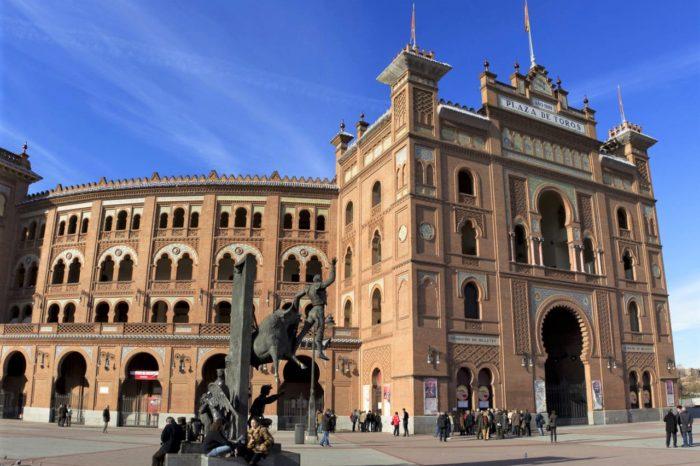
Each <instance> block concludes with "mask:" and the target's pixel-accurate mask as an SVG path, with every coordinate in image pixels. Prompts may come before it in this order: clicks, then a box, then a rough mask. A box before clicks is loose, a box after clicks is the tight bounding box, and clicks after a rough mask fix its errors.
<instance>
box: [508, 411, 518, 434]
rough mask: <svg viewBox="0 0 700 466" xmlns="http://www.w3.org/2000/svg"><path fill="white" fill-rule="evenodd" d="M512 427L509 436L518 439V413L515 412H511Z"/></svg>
mask: <svg viewBox="0 0 700 466" xmlns="http://www.w3.org/2000/svg"><path fill="white" fill-rule="evenodd" d="M510 423H511V425H512V428H511V432H510V433H511V434H513V436H516V437H520V413H519V412H518V411H517V410H516V411H513V417H512V418H511V420H510Z"/></svg>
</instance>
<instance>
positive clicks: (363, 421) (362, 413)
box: [359, 411, 367, 432]
mask: <svg viewBox="0 0 700 466" xmlns="http://www.w3.org/2000/svg"><path fill="white" fill-rule="evenodd" d="M359 421H360V432H367V413H366V412H365V411H360V419H359Z"/></svg>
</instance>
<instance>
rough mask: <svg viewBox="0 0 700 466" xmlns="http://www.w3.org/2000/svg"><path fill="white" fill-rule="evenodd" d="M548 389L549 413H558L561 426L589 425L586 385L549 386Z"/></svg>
mask: <svg viewBox="0 0 700 466" xmlns="http://www.w3.org/2000/svg"><path fill="white" fill-rule="evenodd" d="M546 387H547V412H549V413H551V412H552V410H554V411H556V412H557V416H558V417H559V421H558V423H559V424H562V425H574V424H588V404H587V403H586V385H585V384H583V383H577V384H560V385H549V384H547V385H546Z"/></svg>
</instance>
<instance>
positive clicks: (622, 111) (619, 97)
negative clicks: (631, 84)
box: [617, 84, 627, 123]
mask: <svg viewBox="0 0 700 466" xmlns="http://www.w3.org/2000/svg"><path fill="white" fill-rule="evenodd" d="M617 105H618V106H619V107H620V118H621V119H622V122H623V123H624V122H626V121H627V119H626V118H625V107H624V105H622V87H620V85H619V84H618V85H617Z"/></svg>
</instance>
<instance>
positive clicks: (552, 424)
mask: <svg viewBox="0 0 700 466" xmlns="http://www.w3.org/2000/svg"><path fill="white" fill-rule="evenodd" d="M557 418H558V416H557V412H556V411H552V412H551V413H550V414H549V441H550V442H551V443H557Z"/></svg>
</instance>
